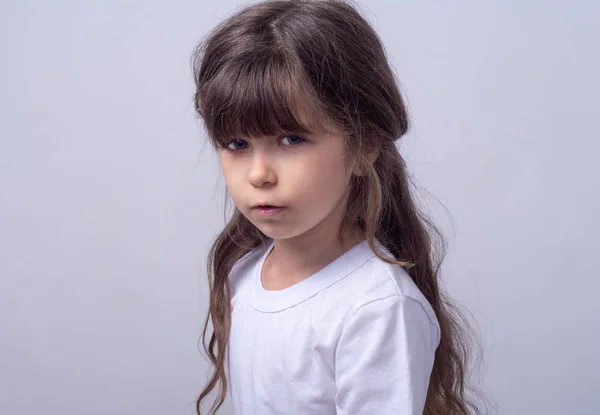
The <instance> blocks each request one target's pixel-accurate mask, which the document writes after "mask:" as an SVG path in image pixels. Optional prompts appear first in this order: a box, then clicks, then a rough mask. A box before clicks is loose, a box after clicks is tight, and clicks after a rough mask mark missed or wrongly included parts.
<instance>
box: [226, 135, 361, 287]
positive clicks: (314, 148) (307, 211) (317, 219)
mask: <svg viewBox="0 0 600 415" xmlns="http://www.w3.org/2000/svg"><path fill="white" fill-rule="evenodd" d="M327 129H328V132H322V133H314V134H309V135H305V136H302V137H300V136H299V135H295V134H290V135H286V136H280V137H275V136H271V137H259V138H249V139H242V140H234V141H233V142H232V143H230V144H229V146H228V148H224V149H220V150H219V161H220V163H221V168H222V171H223V175H224V176H225V181H226V183H227V187H228V190H229V193H230V194H231V197H232V199H233V201H234V203H235V204H236V206H237V208H238V209H239V210H240V211H241V213H242V214H243V215H244V216H246V218H248V220H249V221H250V222H252V223H253V224H254V225H255V226H256V227H258V228H259V229H260V230H261V231H262V232H263V233H264V234H265V235H267V236H268V237H270V238H272V239H273V240H274V248H273V250H272V251H271V254H270V255H269V257H268V258H267V260H266V261H265V264H264V266H263V270H262V283H263V286H264V287H265V288H266V289H269V290H279V289H284V288H287V287H289V286H291V285H294V284H296V283H298V282H300V281H302V280H303V279H305V278H308V277H309V276H311V275H312V274H314V273H316V272H317V271H319V270H320V269H322V268H324V267H325V266H326V265H327V264H329V263H330V262H332V261H333V260H335V259H336V258H338V257H339V256H340V255H342V254H343V253H344V252H346V251H347V250H349V249H350V248H352V247H353V246H355V245H356V244H357V243H358V242H360V238H359V236H358V235H357V234H356V233H355V232H350V233H349V234H347V235H341V234H340V230H341V225H342V221H343V217H344V214H345V212H346V205H347V199H348V192H349V184H350V177H351V174H350V171H349V170H348V163H347V160H346V158H345V150H344V136H343V133H342V132H341V131H340V130H339V129H338V128H335V127H331V126H329V127H328V128H327ZM257 204H260V205H274V206H282V207H283V209H282V210H281V211H280V212H279V213H278V214H277V215H275V216H273V217H261V216H260V215H258V213H257V212H256V211H255V210H253V209H252V207H253V206H255V205H257Z"/></svg>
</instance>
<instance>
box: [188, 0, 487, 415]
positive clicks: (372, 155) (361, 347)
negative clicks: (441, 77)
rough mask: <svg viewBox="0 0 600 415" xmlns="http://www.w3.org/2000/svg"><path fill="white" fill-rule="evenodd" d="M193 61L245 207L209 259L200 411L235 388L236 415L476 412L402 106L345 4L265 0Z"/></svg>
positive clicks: (226, 168) (228, 176)
mask: <svg viewBox="0 0 600 415" xmlns="http://www.w3.org/2000/svg"><path fill="white" fill-rule="evenodd" d="M193 66H194V72H195V73H194V75H195V82H196V87H197V91H196V97H195V99H196V104H197V107H196V108H197V111H198V114H199V115H200V116H201V118H202V119H203V120H204V123H205V126H206V129H207V131H208V135H209V137H210V139H211V141H212V143H213V144H214V146H215V147H216V149H217V150H218V154H219V160H220V163H221V167H222V170H223V174H224V176H225V180H226V183H227V188H228V191H229V194H230V195H231V197H232V199H233V201H234V203H235V205H236V208H235V211H234V213H233V216H232V217H231V219H230V221H229V223H228V224H227V226H226V227H225V229H224V230H223V232H222V233H221V234H220V235H219V236H218V238H217V239H216V241H215V243H214V245H213V246H212V249H211V251H210V255H209V260H208V272H209V283H210V312H209V317H208V318H207V322H206V325H205V327H204V340H205V348H206V350H207V354H208V356H209V357H210V360H211V362H212V364H213V365H214V372H213V374H212V377H211V378H210V379H209V381H208V383H207V385H206V386H205V388H204V389H203V391H202V393H201V394H200V397H199V399H198V402H197V411H198V414H200V413H201V411H202V413H204V410H201V408H202V407H203V405H204V402H205V401H206V400H208V401H209V402H212V406H211V409H210V412H209V413H211V414H214V413H216V412H217V410H218V409H219V407H220V406H221V405H222V403H223V401H224V399H225V397H226V394H227V392H229V393H230V395H231V399H232V404H233V409H234V413H235V414H259V415H269V414H319V415H322V414H325V415H326V414H348V415H349V414H352V415H356V414H368V415H375V414H377V415H385V414H402V415H408V414H421V413H425V414H430V415H433V414H467V413H468V411H469V409H474V410H476V409H475V408H474V407H473V406H472V405H471V404H470V403H469V402H468V400H467V398H466V397H465V389H464V388H465V383H464V377H465V368H466V362H465V350H466V349H465V345H464V343H463V341H462V340H461V338H462V337H461V336H460V333H459V329H460V327H459V325H458V324H457V321H458V320H457V319H456V317H454V316H453V315H452V314H451V313H450V310H449V308H448V305H447V304H448V303H447V302H446V301H445V300H444V298H443V297H442V294H441V293H440V289H439V281H438V267H437V265H436V264H435V263H434V259H433V257H434V252H433V248H432V242H431V239H430V231H428V229H429V228H428V227H427V226H426V224H427V223H426V222H425V221H424V219H423V218H422V217H421V215H420V214H419V212H418V211H417V208H416V207H415V203H414V201H413V200H412V198H411V194H410V188H409V181H408V175H407V171H406V167H405V164H404V161H403V159H402V157H401V155H400V154H399V152H398V149H397V147H396V141H397V140H398V139H399V138H400V137H401V136H403V135H404V134H405V133H406V131H407V128H408V116H407V113H406V108H405V105H404V103H403V100H402V97H401V94H400V92H399V90H398V87H397V85H396V82H395V78H394V75H393V73H392V71H391V70H390V67H389V65H388V62H387V60H386V55H385V52H384V49H383V46H382V44H381V41H380V39H379V38H378V36H377V34H376V33H375V32H374V31H373V29H372V28H371V27H370V26H369V24H368V23H367V22H366V21H365V19H364V18H363V17H361V15H360V14H359V13H358V12H357V11H356V9H355V8H354V7H353V6H352V5H351V4H349V3H348V2H344V1H338V0H304V1H302V0H278V1H265V2H261V3H256V4H253V5H251V6H248V7H246V8H245V9H243V10H241V11H239V12H238V13H236V14H235V15H234V16H232V17H230V18H229V19H228V20H226V21H225V22H223V23H222V24H221V25H219V26H218V27H217V28H216V29H215V30H214V32H213V33H211V35H210V36H209V37H208V39H206V40H205V41H204V42H203V43H202V44H201V45H200V46H199V47H198V49H197V50H196V52H195V53H194V58H193ZM209 323H212V324H211V326H212V333H211V334H210V337H209V336H208V334H209ZM215 393H216V395H217V396H216V398H214V399H210V398H213V397H214V395H215Z"/></svg>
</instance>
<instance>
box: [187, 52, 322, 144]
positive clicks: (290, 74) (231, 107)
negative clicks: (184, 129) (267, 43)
mask: <svg viewBox="0 0 600 415" xmlns="http://www.w3.org/2000/svg"><path fill="white" fill-rule="evenodd" d="M260 55H262V56H257V57H254V56H253V57H252V59H248V56H245V57H244V59H240V60H239V61H230V62H227V63H225V64H224V65H222V66H221V67H220V68H219V69H218V71H217V72H216V73H215V75H214V76H213V77H212V78H211V79H209V80H207V81H206V82H205V83H204V84H203V85H200V88H199V89H198V95H197V105H198V107H197V109H198V112H199V114H200V116H201V117H202V118H203V120H204V124H205V126H206V129H207V132H208V135H209V137H210V139H211V141H212V142H213V145H215V146H216V147H225V146H227V145H228V144H229V143H230V142H231V140H233V139H247V138H257V137H264V136H274V135H281V134H286V133H287V134H290V133H296V134H310V133H317V132H326V131H327V128H326V125H327V120H328V116H327V114H326V111H325V108H324V106H323V104H322V103H321V101H320V100H319V99H318V97H317V95H316V93H315V92H314V89H313V87H312V85H311V84H310V82H309V81H308V79H307V78H306V76H305V75H304V74H303V73H302V72H301V71H299V70H294V69H292V67H291V66H290V65H289V64H288V63H287V62H286V61H285V59H284V58H283V57H282V56H281V55H277V54H273V53H264V54H260Z"/></svg>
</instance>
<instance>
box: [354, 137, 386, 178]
mask: <svg viewBox="0 0 600 415" xmlns="http://www.w3.org/2000/svg"><path fill="white" fill-rule="evenodd" d="M380 151H381V145H380V144H379V143H378V142H377V141H376V140H369V142H368V143H367V144H365V146H364V147H363V154H362V156H361V155H359V156H358V157H356V159H355V163H354V168H353V170H352V173H353V174H354V175H355V176H364V175H365V173H366V172H367V168H368V166H372V165H373V164H375V161H377V158H378V157H379V153H380Z"/></svg>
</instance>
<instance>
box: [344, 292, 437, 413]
mask: <svg viewBox="0 0 600 415" xmlns="http://www.w3.org/2000/svg"><path fill="white" fill-rule="evenodd" d="M438 333H439V331H438V328H437V325H435V324H434V323H432V322H430V320H429V318H428V316H427V314H426V312H425V310H424V309H423V306H422V305H421V304H420V303H419V302H418V301H416V300H414V299H412V298H409V297H406V296H402V295H393V296H390V297H387V298H384V299H380V300H376V301H373V302H370V303H368V304H366V305H363V306H361V307H360V308H359V309H357V310H356V311H355V312H353V314H351V315H349V316H348V320H347V321H346V324H345V326H344V329H343V331H342V335H341V337H340V342H339V344H338V347H337V350H336V354H335V377H336V386H337V394H336V407H337V413H338V415H342V414H343V415H349V414H352V415H356V414H365V415H366V414H369V415H372V414H378V415H379V414H381V415H386V414H402V415H413V414H414V415H416V414H419V415H421V414H422V413H423V407H424V405H425V398H426V396H427V387H428V385H429V376H430V374H431V368H432V367H433V359H434V354H435V349H436V347H437V344H438V337H439V335H438Z"/></svg>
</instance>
